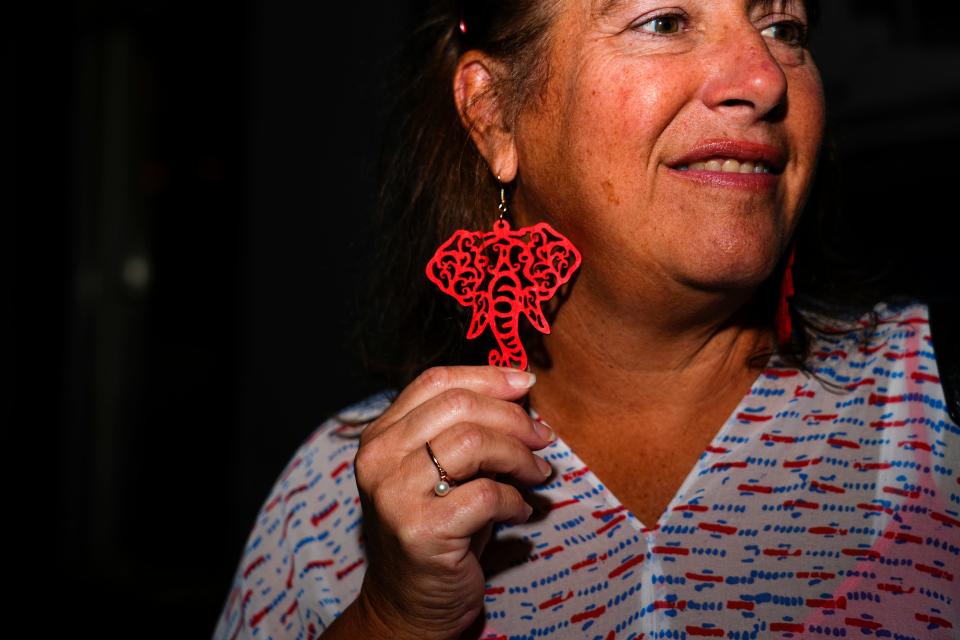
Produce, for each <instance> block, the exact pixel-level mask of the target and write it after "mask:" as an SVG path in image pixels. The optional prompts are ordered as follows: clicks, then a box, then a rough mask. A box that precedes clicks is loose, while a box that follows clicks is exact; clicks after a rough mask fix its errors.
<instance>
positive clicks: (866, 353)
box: [214, 302, 960, 640]
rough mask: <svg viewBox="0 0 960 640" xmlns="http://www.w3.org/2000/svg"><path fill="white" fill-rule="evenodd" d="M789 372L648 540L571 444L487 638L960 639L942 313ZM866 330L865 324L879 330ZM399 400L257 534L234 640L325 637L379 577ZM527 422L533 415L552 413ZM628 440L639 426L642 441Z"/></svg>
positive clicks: (757, 389) (277, 494)
mask: <svg viewBox="0 0 960 640" xmlns="http://www.w3.org/2000/svg"><path fill="white" fill-rule="evenodd" d="M874 311H875V312H876V313H877V314H878V316H879V322H880V324H879V325H878V326H877V329H876V331H875V332H873V333H872V334H870V335H867V336H866V337H865V336H864V335H861V332H857V331H849V332H845V333H840V334H837V335H831V336H825V337H820V338H818V339H817V340H818V342H817V344H815V353H814V355H813V357H812V358H813V359H812V363H811V368H813V369H814V371H815V373H816V374H817V375H818V376H819V377H821V378H823V379H825V380H829V381H832V382H834V383H836V384H837V385H839V387H840V392H839V393H838V392H836V391H835V390H829V389H827V388H826V387H824V386H823V385H822V384H821V383H820V382H819V381H818V380H817V379H815V378H813V377H808V376H805V375H804V374H802V373H801V372H799V371H797V370H795V369H786V368H782V367H779V366H778V364H779V363H778V362H777V357H776V356H773V357H772V358H771V360H770V362H769V363H768V367H767V368H766V369H764V371H763V373H762V374H761V375H760V376H759V378H758V379H757V380H756V382H755V383H754V385H753V387H752V388H751V390H750V392H749V393H748V394H747V395H746V396H745V397H744V398H743V399H742V401H741V402H740V405H739V406H738V407H737V408H736V410H735V411H734V412H733V413H732V414H731V415H730V417H729V418H728V420H727V421H726V422H725V423H724V424H723V425H722V427H721V428H720V430H719V432H718V433H717V434H716V436H715V437H714V438H713V441H712V443H711V444H710V445H709V446H708V447H707V448H706V450H705V451H703V453H702V455H701V456H700V458H699V460H698V461H697V463H696V464H695V465H694V468H693V469H691V470H690V472H689V475H688V476H687V477H686V479H685V480H684V482H683V484H682V486H681V487H680V489H679V491H678V492H677V494H676V495H675V496H674V498H673V500H672V501H671V503H670V505H669V506H668V507H667V509H666V510H665V511H664V513H663V514H662V515H661V517H660V519H659V521H658V522H656V523H641V522H639V521H638V520H637V518H636V517H635V516H634V515H633V514H631V513H630V512H629V511H628V510H627V509H626V508H625V507H624V506H623V505H622V504H620V502H619V501H618V500H617V497H616V496H614V495H612V494H611V493H610V492H609V491H607V490H606V489H605V487H604V484H603V481H602V479H600V478H597V477H596V476H595V475H594V474H593V473H592V472H591V471H590V469H588V468H587V467H586V466H585V465H584V464H583V462H582V461H581V460H580V459H579V458H578V457H577V454H576V452H574V451H572V450H571V449H570V448H569V447H568V446H567V445H566V444H565V443H564V442H563V439H562V438H560V439H558V440H557V441H556V442H554V443H553V444H552V445H550V446H549V447H547V448H546V449H544V450H542V451H541V452H540V453H541V455H544V456H545V457H546V458H547V459H548V460H549V461H550V462H551V463H552V464H553V466H554V469H555V473H554V474H553V476H551V478H549V479H548V480H547V481H546V482H545V483H544V484H542V485H540V486H538V487H535V488H533V489H532V491H533V492H534V493H535V494H537V495H536V500H535V501H533V500H532V501H531V503H532V504H534V503H536V504H544V505H546V506H545V507H544V508H543V509H542V510H541V512H540V513H539V514H535V515H534V517H533V518H531V520H530V521H529V522H527V523H524V524H522V525H515V526H509V525H504V524H501V525H498V526H497V527H495V529H494V535H493V537H492V539H491V542H490V543H489V545H488V547H487V549H486V551H485V553H484V563H485V566H486V567H487V569H488V582H487V585H486V596H485V611H484V614H483V615H484V616H485V620H484V629H483V632H482V634H481V636H480V637H481V638H484V639H491V640H492V639H495V638H496V639H501V640H507V639H514V638H538V639H539V638H590V639H597V640H615V639H621V638H622V639H625V640H633V639H639V638H644V639H647V638H733V639H736V638H819V637H828V638H837V637H846V638H851V637H854V638H859V637H876V638H897V639H900V640H909V639H917V640H927V639H931V638H932V639H938V638H943V639H947V638H957V637H960V575H958V574H960V428H958V426H957V425H956V424H954V423H953V422H952V421H951V420H950V418H949V416H948V414H947V412H946V406H945V403H944V397H943V389H942V386H941V384H940V381H939V377H938V371H937V362H936V356H935V354H934V351H933V345H932V341H931V336H930V331H929V325H928V314H927V307H926V306H925V305H923V304H921V303H919V302H911V303H908V304H906V303H905V304H900V305H892V304H890V303H887V302H881V303H879V304H878V305H877V306H876V307H875V309H874ZM868 322H869V321H868V319H867V318H866V316H865V317H864V318H862V319H860V322H859V324H860V325H861V326H866V325H867V324H868ZM391 397H392V395H391V394H390V393H385V394H379V395H377V396H374V397H373V398H370V399H368V400H367V401H365V402H363V403H360V404H358V405H354V406H352V407H350V408H349V409H347V410H346V411H344V412H342V413H341V414H340V415H339V416H338V417H337V418H332V419H330V420H328V421H327V422H325V423H324V424H323V425H321V426H320V427H319V428H318V429H317V430H316V431H315V432H314V433H313V434H312V435H311V436H310V437H309V439H307V441H306V442H305V443H304V444H303V445H302V447H301V448H300V449H299V450H298V451H297V452H296V454H295V455H294V457H293V459H292V461H291V462H290V463H289V465H288V467H287V469H286V470H285V471H284V472H283V474H282V475H281V477H280V479H279V480H278V482H277V483H276V485H275V486H274V488H273V490H272V491H271V493H270V495H269V497H268V499H267V500H266V502H265V504H264V506H263V508H262V510H261V512H260V514H259V516H258V517H257V521H256V524H255V526H254V529H253V532H252V533H251V534H250V537H249V541H248V543H247V545H246V548H245V549H244V550H243V557H242V559H241V563H240V566H239V567H238V569H237V572H236V576H235V578H234V581H233V586H232V588H231V589H230V591H229V595H228V597H227V599H226V602H225V605H224V608H223V611H222V614H221V616H220V619H219V621H218V623H217V627H216V630H215V632H214V638H216V639H217V640H221V639H222V640H228V639H229V640H232V639H235V638H250V639H252V638H256V639H259V640H290V639H293V638H296V639H301V640H311V639H313V638H317V637H318V636H319V635H320V633H321V632H322V631H323V630H324V629H325V628H326V627H327V626H328V625H329V624H330V623H331V621H332V620H333V619H334V618H336V617H337V616H338V615H339V614H340V613H341V612H342V611H343V610H344V608H346V607H347V605H348V604H350V602H352V601H353V599H354V598H355V596H356V594H357V593H358V591H359V589H360V585H361V581H362V578H363V573H364V570H365V562H366V558H365V555H364V545H363V540H362V535H361V533H362V532H361V529H362V526H361V525H362V512H361V509H360V502H359V498H358V494H357V487H356V481H355V479H354V475H353V466H352V465H353V459H354V456H355V455H356V451H357V447H358V441H357V437H356V436H357V434H358V433H359V432H360V430H362V428H363V424H362V423H364V422H367V421H369V420H372V419H373V418H374V417H376V416H377V415H378V414H379V413H381V412H382V411H383V409H384V408H385V407H386V406H387V405H388V404H389V402H390V398H391ZM531 415H533V416H534V417H537V414H536V411H534V410H531ZM623 428H624V429H625V430H626V429H629V428H630V427H629V425H624V426H623Z"/></svg>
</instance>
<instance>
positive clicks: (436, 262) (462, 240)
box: [427, 229, 487, 327]
mask: <svg viewBox="0 0 960 640" xmlns="http://www.w3.org/2000/svg"><path fill="white" fill-rule="evenodd" d="M481 242H482V234H480V233H477V232H470V231H464V230H462V229H461V230H458V231H456V232H454V234H453V235H452V236H450V238H449V239H448V240H447V241H446V242H444V243H443V244H442V245H440V248H439V249H437V251H436V253H434V254H433V257H432V258H431V259H430V262H428V263H427V278H429V279H430V281H431V282H433V283H434V284H436V285H437V286H438V287H440V290H441V291H443V292H444V293H446V294H447V295H449V296H452V297H453V298H454V299H455V300H456V301H457V302H459V303H460V304H462V305H463V306H465V307H469V306H473V305H474V303H475V301H476V300H477V297H478V296H477V291H478V290H479V289H480V285H481V284H482V283H483V274H484V268H485V267H486V264H487V258H486V256H484V255H483V252H482V251H481ZM475 317H476V314H475ZM473 324H474V323H473V322H471V327H472V326H473Z"/></svg>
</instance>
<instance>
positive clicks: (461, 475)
mask: <svg viewBox="0 0 960 640" xmlns="http://www.w3.org/2000/svg"><path fill="white" fill-rule="evenodd" d="M534 379H535V378H534V376H533V375H532V374H529V373H526V372H524V371H521V370H517V369H503V368H498V367H492V366H483V367H436V368H432V369H428V370H427V371H426V372H424V373H423V374H422V375H420V376H419V377H418V378H417V379H416V380H414V381H413V382H411V383H410V385H409V386H408V387H407V388H406V389H404V390H403V392H402V393H401V394H400V395H399V396H398V397H397V398H396V400H394V402H393V404H392V405H391V406H390V408H389V409H388V410H387V411H386V412H385V413H384V414H383V415H382V416H380V418H378V419H377V420H375V421H374V422H372V423H371V424H370V425H369V426H367V427H366V428H365V429H364V431H363V434H362V435H361V437H360V448H359V450H358V451H357V455H356V459H355V461H354V471H355V474H356V479H357V487H358V489H359V492H360V501H361V506H362V508H363V520H364V535H365V546H366V552H367V559H368V564H367V569H366V574H365V576H364V579H363V586H362V588H361V596H360V598H358V601H361V602H362V603H363V605H364V606H363V607H362V608H363V610H364V612H365V613H366V614H367V615H369V616H371V617H375V618H377V619H378V620H376V622H375V623H372V624H373V625H374V626H379V628H380V629H381V630H383V631H384V632H386V631H387V630H388V629H389V631H390V637H392V638H404V637H408V636H409V637H411V638H413V637H416V638H418V640H432V639H434V638H436V639H443V640H446V639H448V638H457V637H459V635H460V634H461V633H462V632H463V631H464V630H466V629H467V628H468V627H469V626H470V624H471V623H472V622H473V621H474V620H475V619H476V617H477V616H478V615H479V614H480V612H481V611H482V609H483V597H484V582H485V581H484V576H483V571H482V569H481V567H480V562H479V557H480V555H481V553H482V552H483V549H484V547H485V546H486V543H487V541H488V540H489V538H490V535H491V533H492V530H493V526H494V523H497V522H510V523H513V524H519V523H523V522H526V521H527V519H528V518H529V517H530V514H531V513H532V511H533V509H532V507H530V505H528V504H527V503H526V502H525V501H524V499H523V497H522V496H521V494H520V492H519V491H518V490H517V489H516V487H514V486H511V485H510V484H506V483H502V482H497V481H496V480H495V479H494V477H495V474H497V473H503V474H507V475H509V476H512V477H513V478H514V479H516V480H517V481H519V482H520V483H524V484H529V485H538V484H541V483H542V482H543V481H544V480H545V479H546V478H547V477H548V476H549V475H550V473H551V472H552V469H551V468H550V464H549V463H548V462H547V461H546V460H544V459H543V458H541V457H540V456H538V455H536V454H534V453H533V450H539V449H542V448H544V447H546V446H547V445H548V444H550V443H551V442H552V441H553V439H555V436H553V435H552V432H551V431H550V430H549V428H547V427H545V426H543V425H541V424H539V423H535V422H534V421H533V420H532V419H531V418H530V416H529V415H528V414H527V412H526V411H524V410H523V408H522V407H520V406H519V405H518V404H516V403H515V402H511V401H512V400H517V399H518V398H521V397H523V395H524V394H526V393H527V390H528V389H529V388H530V386H531V385H532V384H533V381H534ZM428 440H429V441H430V447H431V448H432V449H433V452H434V454H435V455H436V457H437V460H438V461H439V462H440V464H441V465H442V466H443V468H444V470H445V471H446V472H447V475H448V476H449V477H450V478H451V479H452V480H453V481H454V483H453V488H452V489H451V490H450V493H448V494H447V495H446V496H443V497H440V496H437V495H436V494H435V493H434V491H433V487H434V485H435V484H436V483H437V481H438V480H439V474H438V472H437V468H436V466H434V464H433V460H431V458H430V455H429V453H427V448H426V446H425V443H426V442H427V441H428ZM478 475H479V477H477V476H478Z"/></svg>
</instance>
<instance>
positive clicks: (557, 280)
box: [427, 219, 580, 369]
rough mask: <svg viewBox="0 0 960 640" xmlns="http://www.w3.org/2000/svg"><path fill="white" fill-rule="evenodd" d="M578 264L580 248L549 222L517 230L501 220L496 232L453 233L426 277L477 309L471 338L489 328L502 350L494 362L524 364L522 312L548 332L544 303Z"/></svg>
mask: <svg viewBox="0 0 960 640" xmlns="http://www.w3.org/2000/svg"><path fill="white" fill-rule="evenodd" d="M579 266H580V252H578V251H577V249H576V248H575V247H574V246H573V244H572V243H571V242H570V241H569V240H568V239H567V238H565V237H564V236H563V235H561V234H560V233H558V232H557V231H556V230H555V229H554V228H553V227H551V226H550V225H549V224H547V223H546V222H540V223H538V224H535V225H533V226H532V227H523V228H522V229H518V230H516V231H513V230H511V229H510V225H509V224H508V223H507V221H506V220H503V219H500V220H497V222H496V223H494V225H493V231H488V232H483V231H465V230H463V229H461V230H458V231H456V232H454V234H453V235H452V236H450V238H449V239H448V240H447V241H446V242H445V243H443V245H441V246H440V248H439V249H437V252H436V253H435V254H434V256H433V258H432V259H431V260H430V262H429V263H428V264H427V277H428V278H429V279H430V280H431V281H432V282H434V283H435V284H436V285H437V286H438V287H440V290H441V291H443V292H444V293H446V294H448V295H450V296H452V297H453V298H454V299H455V300H456V301H457V302H459V303H460V304H461V305H463V306H465V307H470V308H472V309H473V316H472V318H471V320H470V328H469V329H468V331H467V338H469V339H473V338H476V337H477V336H479V335H481V334H482V333H483V332H484V330H485V329H486V328H487V327H489V328H490V330H491V331H492V332H493V335H494V338H495V339H496V341H497V346H498V347H499V349H493V350H491V351H490V354H489V362H490V364H492V365H495V366H502V367H517V368H520V369H525V368H526V367H527V352H526V350H525V349H524V348H523V344H522V343H521V342H520V334H519V326H518V323H519V321H520V315H521V314H523V315H524V316H526V318H527V320H529V321H530V324H532V325H533V326H534V327H536V329H537V330H538V331H540V332H541V333H550V325H549V324H548V323H547V319H546V317H545V316H544V314H543V308H542V307H541V303H543V302H544V301H546V300H549V299H550V298H552V297H553V295H554V294H555V293H556V292H557V289H559V288H560V285H562V284H564V283H566V282H567V281H569V280H570V278H571V276H572V275H573V273H574V271H576V270H577V267H579Z"/></svg>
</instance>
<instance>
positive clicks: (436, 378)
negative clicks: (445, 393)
mask: <svg viewBox="0 0 960 640" xmlns="http://www.w3.org/2000/svg"><path fill="white" fill-rule="evenodd" d="M452 377H453V376H452V374H451V372H450V368H449V367H430V368H429V369H427V370H426V371H424V372H423V373H421V374H420V381H421V384H423V386H425V387H427V388H428V389H446V388H447V387H448V386H449V385H450V381H451V379H452Z"/></svg>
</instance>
